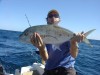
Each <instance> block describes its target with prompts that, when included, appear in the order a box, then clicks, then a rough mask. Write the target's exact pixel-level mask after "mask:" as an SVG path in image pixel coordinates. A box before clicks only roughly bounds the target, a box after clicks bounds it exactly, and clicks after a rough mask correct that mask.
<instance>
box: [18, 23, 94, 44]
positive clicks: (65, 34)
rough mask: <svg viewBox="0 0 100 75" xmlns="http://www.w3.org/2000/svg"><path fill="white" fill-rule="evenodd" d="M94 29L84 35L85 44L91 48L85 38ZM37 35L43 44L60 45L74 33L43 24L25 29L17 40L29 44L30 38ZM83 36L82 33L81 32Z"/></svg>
mask: <svg viewBox="0 0 100 75" xmlns="http://www.w3.org/2000/svg"><path fill="white" fill-rule="evenodd" d="M94 30H96V29H92V30H90V31H88V32H86V33H84V36H85V38H84V40H83V42H85V43H86V44H88V45H90V46H92V45H91V44H90V42H89V40H88V39H87V38H86V37H87V36H88V35H89V34H90V33H91V32H93V31H94ZM35 32H37V33H39V34H40V36H41V38H42V39H43V42H44V43H45V44H60V43H63V42H66V41H69V40H71V39H72V38H73V37H74V36H75V33H74V32H72V31H71V30H69V29H66V28H63V27H60V26H57V25H53V24H45V25H35V26H31V27H29V28H27V29H25V30H24V31H23V32H22V34H20V36H19V40H20V41H21V42H24V43H30V44H31V41H30V37H31V36H32V35H33V33H35ZM82 34H83V32H82Z"/></svg>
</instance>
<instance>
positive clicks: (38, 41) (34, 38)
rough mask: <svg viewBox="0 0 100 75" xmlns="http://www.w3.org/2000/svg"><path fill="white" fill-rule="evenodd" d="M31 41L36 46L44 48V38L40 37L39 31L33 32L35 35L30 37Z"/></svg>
mask: <svg viewBox="0 0 100 75" xmlns="http://www.w3.org/2000/svg"><path fill="white" fill-rule="evenodd" d="M30 41H31V42H32V44H33V45H34V46H36V47H37V48H39V49H44V48H45V45H44V43H43V40H42V38H41V37H40V34H39V33H36V32H35V33H33V35H32V36H31V37H30Z"/></svg>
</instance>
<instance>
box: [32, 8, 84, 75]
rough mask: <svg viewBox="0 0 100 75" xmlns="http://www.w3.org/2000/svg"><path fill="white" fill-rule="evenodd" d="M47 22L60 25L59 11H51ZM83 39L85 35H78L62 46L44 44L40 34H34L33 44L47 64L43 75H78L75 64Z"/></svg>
mask: <svg viewBox="0 0 100 75" xmlns="http://www.w3.org/2000/svg"><path fill="white" fill-rule="evenodd" d="M46 20H47V24H50V25H52V24H53V25H58V23H59V22H60V16H59V13H58V11H56V10H51V11H49V13H48V15H47V18H46ZM83 39H84V35H83V34H77V35H76V36H75V37H73V38H72V39H71V40H69V41H66V42H64V43H61V44H57V45H53V44H44V42H43V41H42V38H41V37H40V35H39V33H34V34H33V36H32V37H31V42H32V44H33V45H34V46H36V47H37V48H38V49H39V53H40V55H41V57H42V59H43V60H44V61H45V62H46V64H45V71H44V74H43V75H76V71H75V69H74V63H75V58H76V57H77V54H78V46H77V45H78V42H81V41H82V40H83ZM59 48H60V49H59Z"/></svg>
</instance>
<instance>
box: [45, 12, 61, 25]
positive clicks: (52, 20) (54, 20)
mask: <svg viewBox="0 0 100 75" xmlns="http://www.w3.org/2000/svg"><path fill="white" fill-rule="evenodd" d="M59 21H60V18H59V15H58V14H56V13H50V14H49V15H48V17H47V22H48V24H55V25H57V24H58V23H59Z"/></svg>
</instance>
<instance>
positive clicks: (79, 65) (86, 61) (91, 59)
mask: <svg viewBox="0 0 100 75" xmlns="http://www.w3.org/2000/svg"><path fill="white" fill-rule="evenodd" d="M21 33H22V32H18V31H9V30H0V64H2V65H3V67H4V69H5V70H6V72H8V73H14V72H15V69H21V67H23V66H29V65H32V64H33V63H34V62H41V57H40V56H39V55H38V54H36V53H35V50H36V48H35V47H34V46H33V45H31V44H25V43H22V42H20V41H19V35H20V34H21ZM89 40H90V42H91V44H92V45H93V47H90V46H88V45H86V44H84V43H80V44H79V54H78V56H77V58H76V63H75V69H76V70H77V72H78V75H100V40H93V39H89Z"/></svg>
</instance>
